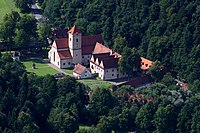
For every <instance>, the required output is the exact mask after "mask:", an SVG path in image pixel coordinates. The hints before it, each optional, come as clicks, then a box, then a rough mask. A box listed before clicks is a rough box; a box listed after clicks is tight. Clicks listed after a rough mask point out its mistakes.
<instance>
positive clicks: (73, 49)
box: [68, 25, 82, 65]
mask: <svg viewBox="0 0 200 133" xmlns="http://www.w3.org/2000/svg"><path fill="white" fill-rule="evenodd" d="M68 35H69V50H70V53H71V55H72V58H73V61H72V62H73V64H74V65H75V64H78V63H79V64H81V63H82V50H81V44H82V33H81V31H80V30H79V29H78V27H77V26H76V25H74V26H73V27H72V28H71V29H70V30H69V31H68Z"/></svg>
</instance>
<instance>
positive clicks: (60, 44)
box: [55, 38, 69, 49]
mask: <svg viewBox="0 0 200 133" xmlns="http://www.w3.org/2000/svg"><path fill="white" fill-rule="evenodd" d="M55 42H56V47H57V49H62V48H68V47H69V44H68V38H60V39H56V40H55Z"/></svg>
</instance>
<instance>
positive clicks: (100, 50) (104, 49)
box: [93, 42, 111, 54]
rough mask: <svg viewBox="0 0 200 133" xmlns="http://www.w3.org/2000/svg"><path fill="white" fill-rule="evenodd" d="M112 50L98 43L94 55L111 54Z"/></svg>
mask: <svg viewBox="0 0 200 133" xmlns="http://www.w3.org/2000/svg"><path fill="white" fill-rule="evenodd" d="M109 52H111V50H110V49H109V48H107V47H106V46H104V45H103V44H101V43H98V42H97V43H96V45H95V48H94V51H93V54H102V53H109Z"/></svg>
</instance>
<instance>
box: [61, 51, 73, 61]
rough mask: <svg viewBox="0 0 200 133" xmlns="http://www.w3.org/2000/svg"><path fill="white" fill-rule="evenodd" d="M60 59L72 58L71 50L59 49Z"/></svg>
mask: <svg viewBox="0 0 200 133" xmlns="http://www.w3.org/2000/svg"><path fill="white" fill-rule="evenodd" d="M58 55H59V57H60V59H66V58H72V56H71V53H70V51H69V50H63V51H58Z"/></svg>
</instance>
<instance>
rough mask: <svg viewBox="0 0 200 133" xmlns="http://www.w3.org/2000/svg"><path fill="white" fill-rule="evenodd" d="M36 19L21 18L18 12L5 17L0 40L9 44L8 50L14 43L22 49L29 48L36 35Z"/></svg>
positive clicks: (1, 26)
mask: <svg viewBox="0 0 200 133" xmlns="http://www.w3.org/2000/svg"><path fill="white" fill-rule="evenodd" d="M36 29H37V25H36V19H34V18H33V17H31V16H30V15H26V14H25V15H22V16H20V15H19V13H18V12H14V11H13V12H11V14H7V15H6V16H5V17H4V21H3V22H2V23H1V24H0V39H1V40H3V41H6V42H8V43H7V50H9V49H11V48H12V43H16V44H17V45H18V46H20V47H27V46H29V45H28V44H29V43H30V41H31V40H32V39H33V38H36V37H37V34H36Z"/></svg>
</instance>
